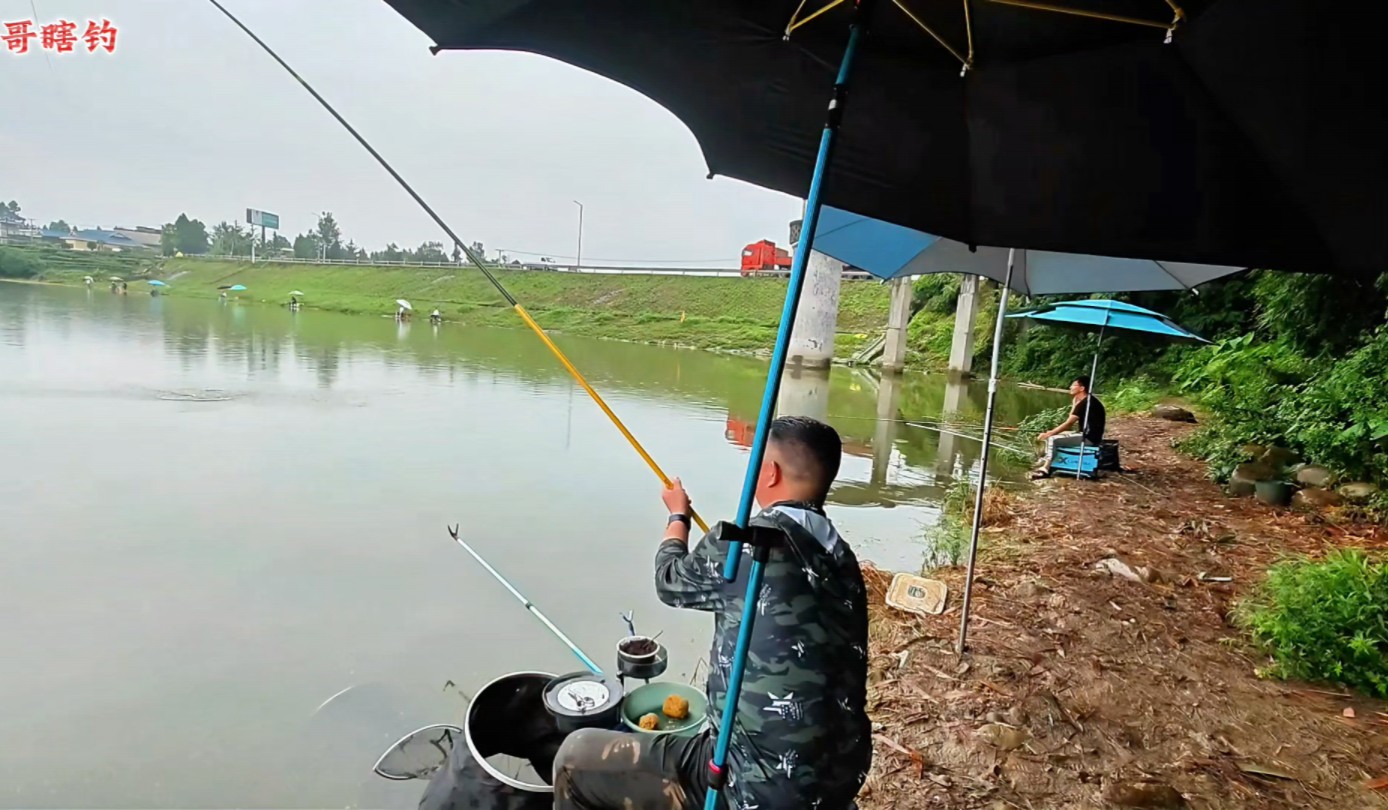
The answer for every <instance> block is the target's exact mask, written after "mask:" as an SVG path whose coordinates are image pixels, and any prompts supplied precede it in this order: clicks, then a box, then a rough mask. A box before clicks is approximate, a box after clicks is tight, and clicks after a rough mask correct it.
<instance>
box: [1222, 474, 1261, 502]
mask: <svg viewBox="0 0 1388 810" xmlns="http://www.w3.org/2000/svg"><path fill="white" fill-rule="evenodd" d="M1225 489H1226V490H1228V492H1229V494H1230V495H1233V496H1234V497H1235V498H1247V497H1248V496H1249V495H1252V494H1253V493H1254V492H1256V491H1257V487H1256V485H1255V483H1254V482H1253V481H1243V480H1240V479H1237V478H1230V479H1229V486H1228V487H1226V488H1225Z"/></svg>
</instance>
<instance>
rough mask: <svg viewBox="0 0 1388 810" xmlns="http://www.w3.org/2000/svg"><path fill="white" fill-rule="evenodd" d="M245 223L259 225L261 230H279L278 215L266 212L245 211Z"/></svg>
mask: <svg viewBox="0 0 1388 810" xmlns="http://www.w3.org/2000/svg"><path fill="white" fill-rule="evenodd" d="M246 221H247V222H249V223H250V224H252V225H259V226H260V227H262V228H271V229H273V230H276V231H277V230H279V229H280V215H279V214H271V213H269V212H268V211H257V210H255V209H254V208H247V209H246Z"/></svg>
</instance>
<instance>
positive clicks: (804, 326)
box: [786, 220, 844, 368]
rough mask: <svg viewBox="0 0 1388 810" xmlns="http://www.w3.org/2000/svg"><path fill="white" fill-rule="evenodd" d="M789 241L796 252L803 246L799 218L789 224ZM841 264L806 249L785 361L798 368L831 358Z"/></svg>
mask: <svg viewBox="0 0 1388 810" xmlns="http://www.w3.org/2000/svg"><path fill="white" fill-rule="evenodd" d="M790 237H791V242H792V243H793V244H794V245H795V250H796V252H797V253H798V252H799V251H800V250H802V249H805V248H806V247H807V246H805V245H803V244H801V243H800V221H799V220H797V221H795V222H792V223H791V224H790ZM843 267H844V266H843V264H842V263H841V262H838V261H835V260H834V259H832V258H830V257H828V256H826V255H824V254H823V253H819V252H818V251H810V258H809V262H808V263H807V265H806V267H805V286H804V288H803V289H802V290H801V293H800V306H799V307H798V308H797V309H796V311H795V323H794V325H793V326H792V328H791V333H790V348H789V351H788V352H787V353H786V363H787V365H789V366H792V367H800V368H828V367H829V366H830V364H832V363H833V361H834V335H835V332H836V331H837V329H838V323H839V287H840V285H841V284H842V283H843Z"/></svg>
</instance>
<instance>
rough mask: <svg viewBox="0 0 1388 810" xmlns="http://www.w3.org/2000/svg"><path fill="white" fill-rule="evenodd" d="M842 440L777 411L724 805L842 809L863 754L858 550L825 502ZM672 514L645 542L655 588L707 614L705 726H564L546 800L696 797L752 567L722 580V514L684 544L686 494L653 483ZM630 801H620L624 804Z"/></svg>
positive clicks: (689, 802) (608, 803) (691, 802)
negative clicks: (640, 730)
mask: <svg viewBox="0 0 1388 810" xmlns="http://www.w3.org/2000/svg"><path fill="white" fill-rule="evenodd" d="M841 453H842V444H841V442H840V440H839V437H838V434H837V433H836V432H835V431H834V429H833V428H831V427H829V426H828V425H825V424H823V423H821V422H817V421H815V420H812V419H807V418H803V417H783V418H781V419H778V420H776V421H775V422H774V423H773V425H772V429H771V435H770V439H769V441H768V443H767V449H766V457H765V459H764V461H763V464H762V468H761V471H760V473H759V477H758V482H757V501H758V503H760V504H762V505H763V506H765V507H766V508H765V509H764V510H763V511H762V512H761V513H760V514H758V515H756V516H755V517H754V518H753V519H752V522H751V523H752V526H754V527H760V528H763V529H771V530H775V531H777V532H779V533H780V534H781V535H782V537H783V539H782V540H781V542H778V543H777V544H776V545H775V546H774V547H773V549H772V551H771V553H770V559H769V560H768V562H767V563H766V565H765V566H764V569H763V580H762V587H761V589H760V592H759V593H758V596H757V603H756V621H755V623H754V625H753V630H752V636H751V639H750V645H749V649H748V657H747V663H746V668H745V670H744V676H743V682H742V692H741V696H740V699H739V701H738V706H737V714H736V719H735V721H734V723H735V725H734V729H733V735H732V745H731V748H730V750H729V758H728V763H727V780H726V781H727V785H726V787H725V788H724V790H723V797H724V806H725V807H728V808H731V810H845V809H846V808H848V807H850V806H851V804H852V801H853V797H854V796H855V795H856V794H857V792H858V790H859V788H861V787H862V784H863V781H864V779H866V777H867V772H868V768H869V766H870V764H871V761H872V741H871V724H870V722H869V720H868V718H867V711H866V690H867V599H866V589H865V588H864V585H863V578H862V572H861V571H860V570H859V567H858V561H857V558H856V557H855V556H854V554H853V551H852V550H851V549H850V548H849V547H848V544H847V543H845V542H844V540H843V538H841V537H840V536H839V534H838V532H837V531H836V530H835V529H834V526H833V524H832V523H831V522H830V521H829V519H828V518H827V517H826V516H825V515H824V511H823V504H824V500H825V497H826V496H827V494H828V490H829V486H830V484H831V483H832V482H833V479H834V477H835V476H836V475H837V474H838V467H839V460H840V457H841ZM664 500H665V503H666V506H667V507H669V509H670V513H671V518H670V521H669V523H668V528H667V532H666V537H665V540H664V542H662V543H661V545H660V548H659V550H658V551H657V552H656V560H655V568H656V577H655V579H656V593H657V594H658V595H659V597H660V599H661V601H662V602H664V603H666V604H668V605H671V606H673V607H682V608H689V609H693V610H703V611H708V612H711V613H713V614H714V637H713V644H712V647H711V649H710V653H709V660H710V674H709V679H708V685H707V693H708V699H709V714H710V724H709V728H708V729H706V730H705V731H704V732H702V733H701V734H699V735H698V736H695V737H676V736H674V735H669V734H665V735H658V736H651V735H641V734H622V733H613V732H607V731H600V730H584V731H580V732H576V733H575V734H573V735H571V736H570V737H569V739H568V740H566V741H565V744H564V747H563V748H562V749H561V750H560V754H559V757H558V758H557V759H556V761H555V808H556V810H571V809H572V810H598V809H599V808H623V807H635V808H646V807H650V808H666V807H668V808H671V810H685V809H686V808H695V807H701V806H702V805H703V793H704V790H705V789H706V788H707V785H708V777H709V761H710V760H711V759H712V754H713V747H714V741H715V740H716V739H717V737H718V729H719V726H720V724H721V722H722V716H723V709H724V706H725V704H726V700H727V685H728V678H729V673H730V671H731V667H732V659H733V651H734V648H735V647H736V644H737V635H738V630H739V628H740V627H741V623H742V611H743V607H744V604H745V599H746V590H747V577H748V574H749V572H750V569H751V555H750V548H749V547H746V546H744V554H746V555H747V557H746V559H744V560H743V561H742V565H740V566H739V574H738V579H737V581H736V582H731V583H730V582H725V581H724V579H723V573H722V572H723V565H724V562H725V561H726V560H727V551H728V542H727V541H726V540H724V539H723V538H722V537H721V532H720V528H721V524H720V526H716V527H714V530H713V531H711V532H710V533H709V534H708V535H706V536H705V537H704V538H703V539H701V540H700V541H699V543H698V545H697V546H695V548H694V549H693V550H692V551H691V550H690V549H689V548H688V545H687V543H688V531H689V529H688V525H689V518H688V515H689V499H688V496H687V495H685V494H684V489H683V487H681V486H680V485H679V482H678V480H676V482H675V486H674V487H673V488H671V489H668V490H666V492H665V493H664ZM628 803H629V804H628Z"/></svg>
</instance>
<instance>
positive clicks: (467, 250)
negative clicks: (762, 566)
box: [207, 0, 709, 532]
mask: <svg viewBox="0 0 1388 810" xmlns="http://www.w3.org/2000/svg"><path fill="white" fill-rule="evenodd" d="M207 1H208V2H209V3H211V4H212V5H213V6H215V7H216V8H217V10H218V11H220V12H222V14H223V15H225V16H226V18H227V19H229V20H231V21H232V23H234V24H235V25H236V27H237V28H240V29H241V30H242V31H243V32H245V34H246V36H248V37H250V38H251V39H252V40H253V41H254V42H255V44H257V45H259V46H260V47H261V49H262V50H264V51H265V53H267V54H269V55H270V58H271V59H274V60H275V61H276V62H277V63H279V66H280V67H282V68H284V69H285V71H286V72H288V73H289V75H290V76H293V77H294V80H295V81H297V82H298V83H299V85H300V86H301V87H303V88H304V90H305V91H307V92H308V94H309V95H311V96H313V98H314V100H316V101H317V102H318V103H319V104H320V105H322V107H323V109H325V110H327V111H328V113H329V114H330V115H332V117H333V118H335V119H336V120H337V122H338V123H339V124H341V125H342V127H343V129H346V130H347V132H348V133H349V134H351V136H352V137H353V138H355V139H356V141H357V143H359V144H361V146H362V148H363V149H365V150H366V151H367V152H369V153H370V154H371V156H372V157H373V158H375V159H376V162H377V163H379V164H381V168H383V169H385V170H386V172H387V173H389V174H390V176H391V177H392V178H394V180H395V182H397V183H399V184H400V187H401V188H403V189H404V190H405V192H406V193H407V194H409V195H410V197H411V198H412V199H413V200H414V201H415V202H416V203H418V205H419V207H420V208H422V209H424V213H426V214H428V215H429V217H430V218H431V219H433V220H434V224H436V225H438V226H439V228H441V229H442V230H443V232H444V233H445V234H447V235H448V238H449V239H452V240H453V244H454V245H455V246H457V248H458V249H459V250H461V251H462V253H463V254H464V255H466V256H467V258H468V261H470V262H472V264H473V266H475V267H476V268H477V269H478V270H479V271H481V273H482V275H484V276H486V278H487V281H489V282H491V285H492V286H493V287H494V288H496V291H497V292H498V293H499V294H500V295H501V297H502V298H504V299H506V303H507V304H509V305H510V307H511V309H512V310H514V311H515V313H516V316H517V317H519V318H520V319H521V321H523V322H524V323H525V325H526V326H527V327H529V328H530V330H531V331H532V332H534V333H535V336H536V337H538V338H539V339H540V341H541V342H543V343H544V344H545V348H547V349H549V350H550V352H551V353H552V354H553V355H554V357H555V359H556V360H558V361H559V363H560V365H562V366H563V367H564V370H565V371H567V372H569V374H570V375H571V376H572V377H573V378H574V381H575V382H577V383H578V384H579V385H580V386H582V387H583V390H584V391H586V392H587V393H588V396H589V397H591V398H592V400H593V402H594V404H596V405H597V406H598V408H600V409H601V410H602V412H603V413H604V414H605V415H606V416H607V418H608V419H609V420H610V421H611V422H612V425H613V426H614V427H616V428H617V431H618V432H619V433H621V434H622V437H623V438H625V439H626V440H627V443H628V444H630V445H631V447H632V449H633V450H635V451H636V453H637V455H639V456H641V460H642V461H644V462H646V466H648V467H650V468H651V472H654V473H655V474H656V477H657V478H659V479H660V482H661V483H662V484H664V485H665V486H666V487H667V488H668V487H670V486H672V481H671V480H670V476H668V475H666V474H665V471H664V470H662V469H661V468H660V465H659V464H657V463H656V461H655V459H654V458H652V457H651V454H650V453H648V452H646V448H645V447H643V446H642V445H641V442H639V441H637V439H636V436H635V435H633V434H632V432H631V431H630V430H628V429H627V426H626V425H625V424H624V423H623V422H622V420H621V419H620V418H619V417H618V416H617V414H616V412H615V411H613V410H612V408H611V407H610V406H609V405H608V404H607V402H606V400H604V399H603V398H602V395H600V394H599V393H598V392H597V390H596V389H594V388H593V386H592V385H591V384H589V382H588V380H587V378H586V377H584V376H583V374H582V372H580V371H579V370H578V368H577V367H576V366H574V364H573V362H572V361H570V360H569V358H568V356H567V355H565V354H564V352H563V350H561V349H560V348H559V347H558V346H557V345H555V343H554V341H553V340H551V339H550V337H549V334H548V333H546V332H545V330H544V328H543V327H541V326H540V325H539V324H538V323H536V322H535V319H534V318H533V317H531V315H530V313H529V312H527V311H526V309H525V307H523V306H521V304H520V302H519V301H517V300H516V297H515V296H514V295H511V292H510V291H509V290H507V289H506V287H505V286H504V285H503V284H502V283H501V281H500V280H498V279H497V277H496V275H495V274H494V273H492V271H491V270H490V269H489V268H488V267H487V264H486V262H485V261H483V259H482V257H481V256H479V255H477V252H476V251H474V250H473V249H472V247H471V246H469V245H467V244H466V243H464V242H463V240H462V238H461V237H459V236H458V234H456V233H454V232H453V229H452V228H450V227H448V223H446V222H444V221H443V218H442V217H440V216H439V215H438V213H437V212H435V211H434V209H433V207H432V206H430V205H429V204H428V203H427V202H425V201H424V198H423V197H421V196H419V192H417V191H415V190H414V187H413V186H411V185H410V184H409V183H408V182H406V181H405V178H404V177H401V176H400V173H399V172H397V171H396V170H395V168H394V167H393V166H391V165H390V163H389V162H388V161H387V160H386V159H385V158H384V157H381V153H380V152H377V151H376V149H375V148H374V147H372V146H371V144H370V143H367V141H366V139H365V138H363V137H362V136H361V133H359V132H357V130H356V128H354V127H353V126H352V125H351V124H349V123H347V119H345V118H343V117H342V115H341V114H340V113H339V112H338V111H337V110H336V109H334V108H333V106H332V105H331V104H329V103H328V101H327V99H325V98H323V97H322V96H321V95H319V94H318V91H317V90H314V89H313V87H312V86H311V85H310V84H309V83H308V82H306V81H304V79H303V77H301V76H300V75H299V74H298V73H296V72H295V71H294V69H293V68H292V67H290V66H289V63H288V62H285V61H284V60H283V59H281V58H280V55H279V54H277V53H275V51H274V49H272V48H271V47H270V46H269V45H266V44H265V42H264V41H262V40H261V39H260V37H258V36H256V35H255V32H254V31H252V30H251V29H249V28H247V27H246V25H245V24H244V23H242V22H241V21H240V20H239V19H237V18H236V15H234V14H232V13H231V12H230V11H227V9H226V7H225V6H223V5H222V4H221V3H220V2H218V0H207ZM689 517H690V518H691V519H692V520H693V521H694V523H695V524H696V525H697V526H698V527H699V528H700V529H702V530H704V531H705V532H707V531H708V530H709V526H708V523H706V522H705V521H704V519H703V518H702V517H700V516H699V513H698V512H697V511H695V510H694V509H692V508H691V509H690V510H689Z"/></svg>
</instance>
